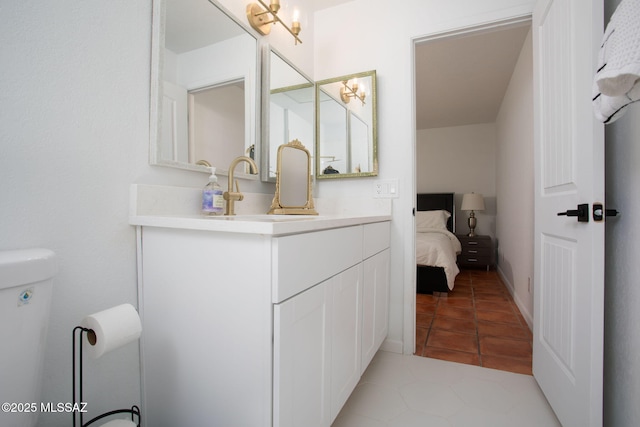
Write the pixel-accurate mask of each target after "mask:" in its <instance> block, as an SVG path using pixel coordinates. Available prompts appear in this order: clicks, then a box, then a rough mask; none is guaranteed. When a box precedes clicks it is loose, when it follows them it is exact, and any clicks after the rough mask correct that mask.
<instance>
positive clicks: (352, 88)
mask: <svg viewBox="0 0 640 427" xmlns="http://www.w3.org/2000/svg"><path fill="white" fill-rule="evenodd" d="M366 96H367V94H366V92H365V90H364V87H361V88H360V92H358V80H357V79H354V80H353V83H351V85H349V81H348V80H344V81H343V82H342V87H341V88H340V99H342V102H344V103H345V104H348V103H349V101H351V98H357V99H359V100H360V102H362V105H364V99H365V98H366Z"/></svg>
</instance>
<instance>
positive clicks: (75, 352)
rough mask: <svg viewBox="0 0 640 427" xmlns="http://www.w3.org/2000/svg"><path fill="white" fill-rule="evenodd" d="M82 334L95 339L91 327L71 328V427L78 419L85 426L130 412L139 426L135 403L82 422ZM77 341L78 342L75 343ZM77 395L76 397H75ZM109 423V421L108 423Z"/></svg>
mask: <svg viewBox="0 0 640 427" xmlns="http://www.w3.org/2000/svg"><path fill="white" fill-rule="evenodd" d="M83 334H87V339H88V340H89V341H90V342H91V341H92V340H95V332H94V331H93V329H90V328H85V327H83V326H76V327H75V328H74V329H73V338H72V359H73V360H72V361H73V372H72V382H73V408H74V410H73V411H71V412H72V415H73V427H76V425H77V424H76V423H77V421H78V418H79V421H80V424H79V426H80V427H86V426H90V425H92V424H93V423H95V422H96V421H99V420H102V419H104V418H107V417H110V416H112V415H116V414H131V423H132V425H135V426H136V427H140V423H141V420H142V416H141V414H140V408H139V407H138V406H136V405H133V406H132V407H131V408H130V409H116V410H114V411H109V412H105V413H103V414H100V415H98V416H96V417H94V418H92V419H91V420H90V421H88V422H86V423H84V422H83V413H84V411H82V410H81V409H82V406H83V398H82V388H83V386H82V384H83V382H82V381H83V366H82V347H83V345H82V336H83ZM76 336H78V338H79V339H78V340H77V341H76ZM77 343H79V344H77ZM76 356H77V358H78V360H79V362H78V364H77V366H76ZM76 397H77V399H76ZM76 408H79V409H80V410H75V409H76ZM136 417H137V422H136V421H135V418H136ZM108 424H110V423H108Z"/></svg>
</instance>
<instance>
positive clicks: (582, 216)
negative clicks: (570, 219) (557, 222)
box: [558, 203, 589, 222]
mask: <svg viewBox="0 0 640 427" xmlns="http://www.w3.org/2000/svg"><path fill="white" fill-rule="evenodd" d="M558 216H576V217H578V222H589V204H587V203H583V204H581V205H578V209H571V210H568V211H566V212H558Z"/></svg>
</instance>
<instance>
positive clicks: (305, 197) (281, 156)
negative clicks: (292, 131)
mask: <svg viewBox="0 0 640 427" xmlns="http://www.w3.org/2000/svg"><path fill="white" fill-rule="evenodd" d="M268 213H269V214H275V215H287V214H292V215H318V212H316V210H315V208H314V206H313V196H312V191H311V155H310V154H309V150H307V149H306V148H305V146H304V145H302V143H301V142H300V141H298V140H297V139H294V140H293V141H291V142H290V143H288V144H282V145H281V146H280V147H278V160H277V170H276V194H275V196H274V197H273V202H272V203H271V209H269V212H268Z"/></svg>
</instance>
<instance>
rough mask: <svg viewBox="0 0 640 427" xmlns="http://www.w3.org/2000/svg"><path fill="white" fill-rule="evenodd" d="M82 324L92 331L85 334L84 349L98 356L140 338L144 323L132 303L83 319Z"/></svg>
mask: <svg viewBox="0 0 640 427" xmlns="http://www.w3.org/2000/svg"><path fill="white" fill-rule="evenodd" d="M81 325H82V326H83V327H85V328H88V329H90V330H91V331H89V332H87V333H86V334H84V335H83V336H84V338H83V342H82V345H83V350H84V351H85V352H86V353H87V354H89V356H91V357H93V358H94V359H95V358H98V357H100V356H102V355H103V354H105V353H108V352H110V351H111V350H115V349H116V348H119V347H122V346H123V345H125V344H128V343H130V342H132V341H135V340H137V339H138V338H140V333H141V332H142V324H141V322H140V316H138V312H137V311H136V309H135V308H134V307H133V306H132V305H131V304H122V305H118V306H116V307H113V308H109V309H107V310H104V311H100V312H98V313H94V314H91V315H89V316H87V317H85V318H84V319H83V320H82V323H81Z"/></svg>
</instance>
